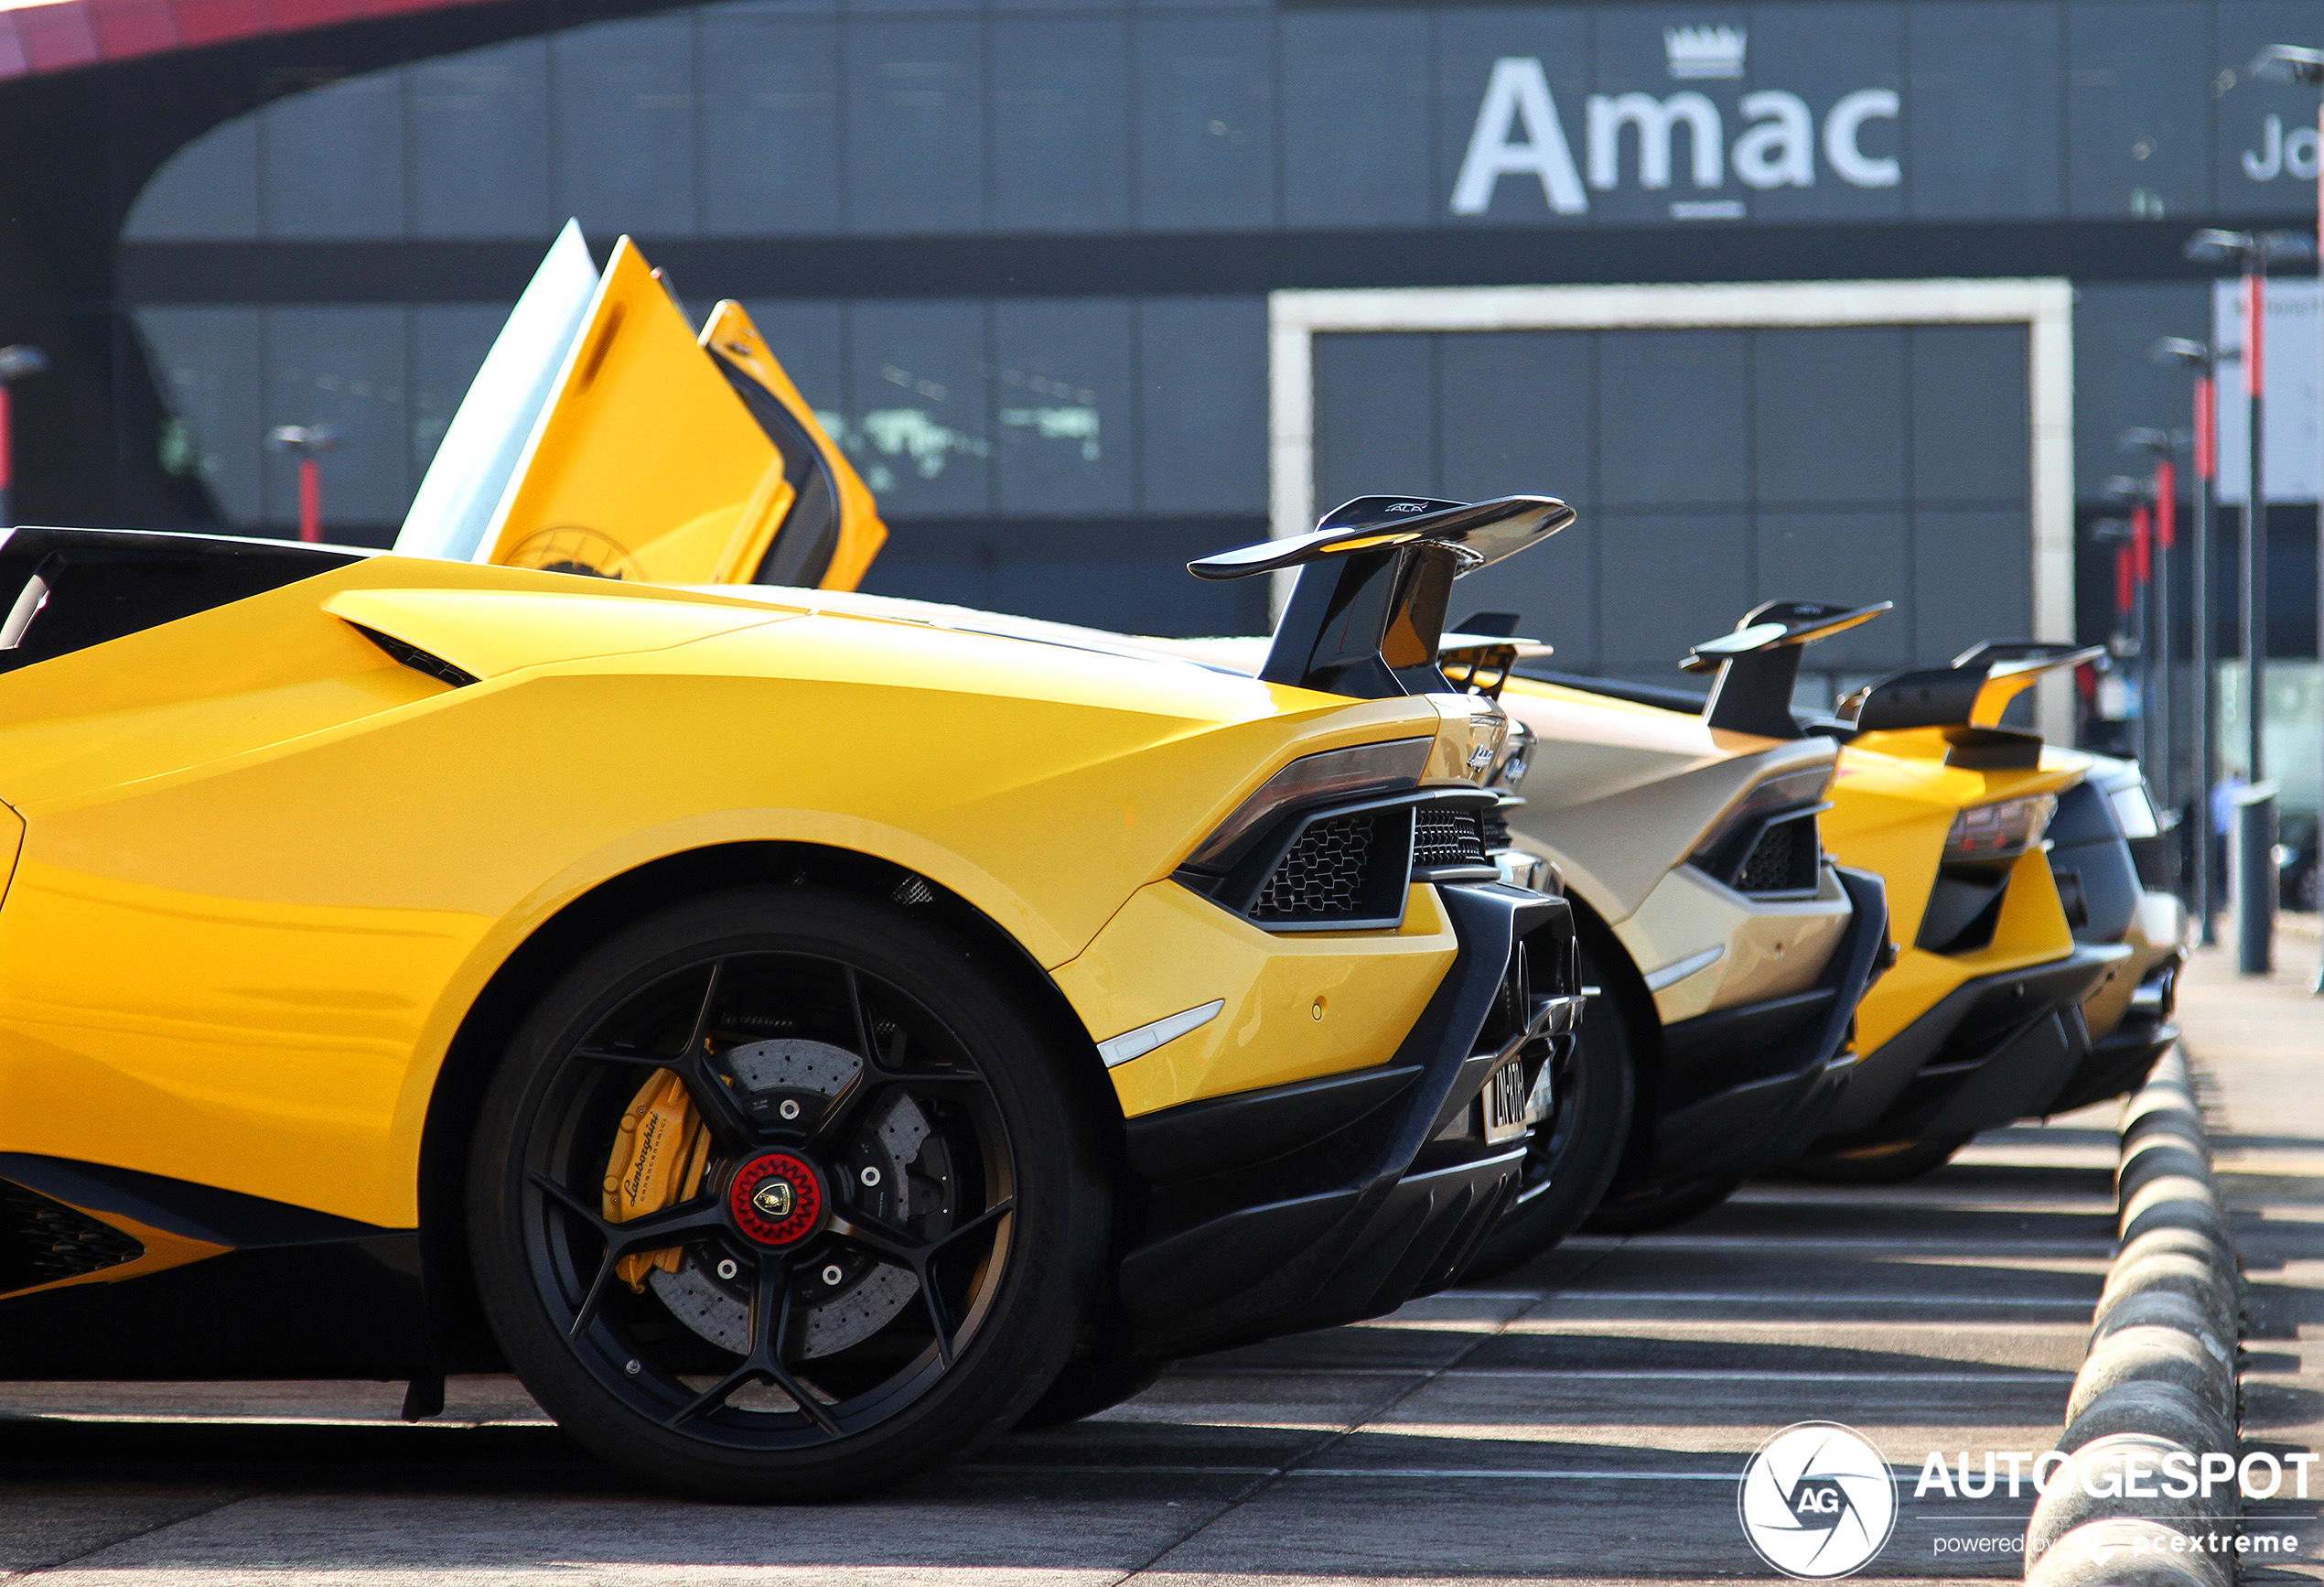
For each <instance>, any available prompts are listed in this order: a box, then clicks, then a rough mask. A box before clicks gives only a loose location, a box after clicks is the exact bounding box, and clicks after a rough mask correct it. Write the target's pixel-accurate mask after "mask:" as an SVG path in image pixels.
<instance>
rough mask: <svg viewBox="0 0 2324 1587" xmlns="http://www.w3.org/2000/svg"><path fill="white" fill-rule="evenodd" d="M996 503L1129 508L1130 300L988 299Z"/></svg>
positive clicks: (1007, 509) (1040, 509)
mask: <svg viewBox="0 0 2324 1587" xmlns="http://www.w3.org/2000/svg"><path fill="white" fill-rule="evenodd" d="M993 358H994V364H995V369H996V371H997V374H996V377H995V385H994V388H993V419H994V426H995V428H994V433H995V436H996V437H997V439H998V443H999V457H998V459H997V469H998V478H997V484H998V491H997V492H996V495H997V498H998V500H997V505H996V509H995V510H996V511H998V512H1001V513H1007V514H1009V515H1011V516H1013V517H1015V516H1028V515H1033V514H1039V515H1042V516H1049V515H1054V514H1058V513H1127V512H1128V511H1129V510H1130V496H1131V491H1130V474H1131V466H1130V465H1131V459H1132V457H1133V455H1134V452H1133V446H1134V443H1133V441H1132V431H1133V430H1134V429H1135V408H1134V405H1133V403H1132V401H1131V380H1130V306H1129V305H1128V304H1127V303H1121V302H1106V301H1104V300H1102V299H1099V300H1081V301H1074V302H1063V303H1060V302H1050V303H1042V302H1023V301H1013V302H1007V301H1005V302H1001V303H997V304H995V305H994V307H993Z"/></svg>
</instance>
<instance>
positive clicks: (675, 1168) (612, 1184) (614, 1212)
mask: <svg viewBox="0 0 2324 1587" xmlns="http://www.w3.org/2000/svg"><path fill="white" fill-rule="evenodd" d="M709 1162H710V1130H709V1128H708V1127H706V1126H705V1125H704V1123H703V1122H702V1119H701V1117H700V1116H699V1115H697V1114H696V1113H695V1112H694V1099H693V1098H692V1097H690V1096H687V1095H686V1086H685V1082H683V1080H680V1079H679V1078H678V1077H677V1076H676V1075H675V1074H666V1073H665V1074H656V1075H654V1076H653V1077H652V1078H651V1079H649V1080H648V1081H647V1082H646V1083H645V1085H642V1086H640V1087H639V1089H638V1095H637V1096H635V1097H633V1098H631V1100H630V1103H629V1111H628V1112H626V1113H624V1114H623V1115H622V1116H621V1132H620V1134H619V1135H617V1136H616V1137H614V1141H613V1156H612V1157H611V1158H610V1159H609V1160H608V1161H607V1163H606V1167H605V1215H606V1218H607V1220H608V1222H611V1223H617V1224H621V1223H627V1222H629V1220H630V1219H631V1218H641V1217H643V1216H645V1215H647V1214H648V1213H658V1212H660V1211H661V1210H662V1208H664V1207H666V1206H672V1205H674V1204H676V1203H678V1202H681V1201H683V1200H685V1199H686V1198H688V1197H690V1196H693V1195H694V1194H696V1193H699V1192H700V1191H701V1189H702V1175H703V1171H704V1170H705V1168H706V1167H708V1166H709ZM682 1256H683V1252H682V1251H681V1250H680V1248H679V1247H676V1246H671V1247H668V1248H666V1249H663V1250H659V1251H636V1252H632V1253H631V1254H630V1255H629V1256H626V1257H624V1258H621V1260H620V1261H619V1262H618V1263H616V1264H615V1265H614V1269H613V1271H614V1274H615V1276H616V1277H618V1278H619V1279H623V1280H624V1281H626V1282H627V1283H628V1284H629V1288H630V1289H632V1290H643V1289H644V1288H645V1280H646V1275H647V1274H648V1273H649V1272H651V1271H652V1270H653V1269H656V1268H659V1269H662V1271H663V1272H665V1273H674V1272H676V1271H677V1270H678V1262H679V1259H680V1258H681V1257H682Z"/></svg>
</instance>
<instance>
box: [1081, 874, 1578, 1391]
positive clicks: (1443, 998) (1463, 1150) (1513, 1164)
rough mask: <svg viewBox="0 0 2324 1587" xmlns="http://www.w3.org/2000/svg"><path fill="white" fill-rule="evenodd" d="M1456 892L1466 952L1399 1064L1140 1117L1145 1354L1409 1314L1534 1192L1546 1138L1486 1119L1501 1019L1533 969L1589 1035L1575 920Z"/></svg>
mask: <svg viewBox="0 0 2324 1587" xmlns="http://www.w3.org/2000/svg"><path fill="white" fill-rule="evenodd" d="M1441 895H1442V898H1443V901H1444V904H1445V908H1446V912H1447V914H1448V915H1449V916H1450V917H1451V919H1452V922H1453V924H1454V929H1455V931H1456V932H1457V933H1458V936H1459V939H1460V951H1459V955H1458V958H1457V959H1456V961H1455V962H1454V965H1453V967H1452V969H1451V970H1450V971H1449V972H1448V973H1447V975H1446V977H1445V979H1444V982H1443V983H1442V985H1441V986H1439V988H1437V991H1436V996H1435V998H1434V999H1432V1000H1431V1001H1430V1003H1429V1005H1428V1008H1427V1009H1426V1012H1425V1013H1424V1014H1423V1015H1422V1017H1421V1019H1420V1020H1419V1022H1418V1023H1417V1024H1416V1025H1415V1027H1414V1029H1413V1031H1412V1032H1411V1033H1410V1034H1409V1035H1408V1036H1407V1037H1406V1039H1405V1041H1404V1044H1403V1046H1402V1047H1401V1048H1400V1049H1399V1050H1398V1051H1397V1053H1396V1055H1395V1056H1394V1058H1393V1059H1392V1060H1391V1061H1390V1062H1389V1063H1387V1064H1384V1065H1381V1066H1378V1067H1376V1068H1372V1069H1368V1070H1359V1071H1356V1072H1354V1073H1352V1074H1341V1075H1333V1076H1329V1077H1327V1078H1325V1079H1323V1080H1318V1081H1309V1082H1305V1083H1303V1084H1300V1085H1288V1086H1277V1087H1274V1088H1271V1089H1269V1090H1267V1091H1264V1092H1254V1093H1249V1094H1245V1095H1243V1096H1226V1097H1219V1098H1214V1099H1211V1100H1209V1101H1204V1102H1195V1103H1189V1104H1186V1105H1184V1106H1182V1107H1174V1108H1167V1109H1165V1110H1163V1111H1161V1112H1159V1113H1154V1114H1148V1115H1145V1116H1142V1117H1138V1118H1135V1119H1132V1120H1131V1121H1130V1123H1129V1126H1128V1128H1127V1130H1126V1132H1125V1133H1126V1141H1127V1148H1128V1156H1129V1167H1130V1171H1131V1175H1132V1180H1133V1190H1134V1195H1133V1200H1134V1202H1135V1201H1138V1200H1142V1201H1143V1207H1142V1209H1139V1210H1138V1211H1137V1212H1136V1213H1135V1215H1137V1216H1138V1218H1139V1223H1140V1225H1141V1226H1140V1227H1139V1229H1138V1231H1137V1235H1136V1238H1135V1243H1134V1245H1133V1247H1132V1248H1131V1249H1130V1251H1129V1253H1128V1254H1127V1255H1126V1256H1125V1257H1124V1258H1122V1261H1121V1264H1120V1267H1119V1269H1118V1270H1117V1274H1116V1292H1117V1294H1118V1296H1119V1299H1120V1302H1121V1308H1122V1312H1123V1317H1124V1323H1125V1324H1126V1338H1125V1340H1124V1345H1125V1347H1126V1348H1127V1349H1128V1350H1130V1351H1133V1352H1135V1353H1137V1354H1141V1355H1156V1356H1175V1355H1190V1354H1192V1353H1194V1352H1197V1351H1201V1350H1210V1349H1218V1348H1221V1347H1223V1346H1225V1345H1229V1344H1237V1343H1241V1342H1243V1341H1247V1340H1253V1339H1262V1338H1269V1337H1273V1336H1275V1335H1277V1334H1282V1333H1295V1332H1298V1331H1301V1330H1304V1329H1309V1328H1320V1327H1326V1326H1329V1325H1330V1324H1333V1323H1346V1322H1352V1321H1355V1320H1356V1319H1359V1318H1363V1317H1373V1316H1378V1315H1380V1314H1381V1313H1383V1312H1391V1311H1393V1310H1394V1309H1395V1308H1396V1307H1398V1306H1401V1305H1402V1304H1404V1301H1408V1300H1410V1299H1412V1298H1413V1297H1414V1296H1415V1295H1420V1294H1426V1293H1428V1292H1429V1291H1431V1290H1437V1289H1441V1288H1443V1287H1444V1286H1445V1285H1447V1284H1448V1283H1450V1282H1452V1281H1453V1280H1454V1279H1457V1278H1458V1276H1459V1274H1460V1271H1461V1269H1462V1268H1463V1267H1465V1266H1466V1265H1467V1263H1468V1260H1469V1256H1470V1254H1471V1253H1472V1252H1473V1251H1474V1250H1475V1248H1476V1247H1477V1246H1478V1244H1479V1242H1480V1241H1481V1240H1482V1239H1483V1238H1484V1236H1485V1234H1486V1233H1487V1231H1488V1230H1490V1228H1491V1227H1492V1225H1493V1222H1494V1220H1495V1219H1496V1218H1497V1217H1499V1215H1500V1214H1501V1209H1502V1207H1503V1206H1504V1204H1506V1203H1507V1201H1508V1198H1509V1197H1510V1196H1512V1195H1513V1194H1515V1193H1516V1189H1517V1185H1518V1182H1519V1176H1520V1170H1521V1169H1522V1165H1523V1162H1524V1157H1525V1148H1526V1144H1527V1142H1526V1138H1524V1137H1522V1136H1520V1137H1518V1138H1517V1139H1512V1140H1507V1141H1502V1142H1499V1143H1492V1144H1488V1143H1487V1142H1486V1141H1484V1140H1483V1139H1482V1138H1481V1132H1479V1131H1477V1130H1476V1129H1474V1128H1473V1127H1472V1125H1471V1120H1472V1119H1473V1117H1474V1116H1475V1114H1476V1112H1477V1097H1478V1094H1479V1090H1480V1089H1481V1088H1482V1086H1483V1085H1484V1082H1485V1077H1486V1074H1487V1073H1488V1072H1489V1071H1490V1069H1491V1068H1492V1066H1493V1065H1494V1063H1497V1062H1498V1061H1499V1059H1500V1057H1501V1053H1503V1052H1504V1051H1506V1050H1507V1043H1506V1042H1503V1041H1502V1040H1501V1035H1500V1033H1499V1031H1498V1030H1497V1028H1496V1026H1495V1020H1496V1009H1497V1008H1501V1009H1504V1010H1505V1009H1506V1006H1507V1005H1506V1001H1505V998H1506V994H1505V988H1506V987H1507V985H1508V984H1509V983H1510V982H1511V980H1512V966H1513V965H1515V964H1518V963H1521V962H1522V963H1523V964H1525V965H1527V966H1530V974H1531V980H1532V990H1533V993H1535V994H1536V995H1538V994H1543V993H1547V994H1550V995H1551V996H1552V997H1554V998H1555V999H1558V1001H1557V1002H1556V1003H1555V1004H1554V1005H1548V1006H1547V1008H1548V1015H1547V1018H1546V1021H1545V1023H1544V1026H1543V1027H1542V1029H1543V1030H1544V1032H1545V1037H1544V1039H1545V1040H1547V1041H1552V1042H1554V1041H1571V1040H1573V1037H1572V1035H1571V1034H1570V1030H1571V1021H1572V1020H1574V1019H1575V1018H1576V1017H1577V1016H1578V1012H1579V1009H1580V999H1579V997H1578V991H1579V988H1577V987H1575V986H1574V985H1573V984H1572V982H1573V980H1574V979H1575V975H1574V971H1573V966H1574V963H1575V959H1574V954H1573V948H1572V943H1573V916H1572V912H1571V911H1570V910H1569V909H1568V907H1567V905H1566V903H1565V901H1564V900H1563V899H1557V898H1549V897H1545V896H1544V895H1542V894H1539V893H1534V892H1529V891H1522V890H1520V889H1517V888H1512V887H1508V886H1505V885H1502V884H1501V883H1498V882H1485V883H1479V884H1475V885H1458V886H1446V887H1443V888H1442V889H1441ZM1521 944H1522V945H1523V946H1524V950H1525V951H1524V953H1523V955H1522V956H1521V955H1520V954H1519V952H1518V949H1519V946H1520V945H1521ZM1502 1017H1504V1018H1505V1014H1504V1015H1503V1016H1502ZM1480 1048H1482V1049H1483V1050H1482V1051H1480V1050H1479V1049H1480Z"/></svg>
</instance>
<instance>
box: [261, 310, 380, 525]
mask: <svg viewBox="0 0 2324 1587" xmlns="http://www.w3.org/2000/svg"><path fill="white" fill-rule="evenodd" d="M406 313H407V311H406V310H405V309H403V308H401V307H397V308H269V309H267V310H266V311H265V314H266V383H265V399H264V400H265V414H264V427H265V428H266V429H268V430H272V429H273V428H274V426H277V425H330V426H334V427H335V428H336V429H338V431H339V446H338V448H336V449H335V450H333V451H330V452H328V453H326V454H325V455H324V457H323V459H322V485H323V537H324V538H325V539H326V540H328V539H331V538H332V537H333V536H334V535H345V534H355V535H358V536H360V538H361V539H362V540H363V541H364V542H367V543H372V544H381V543H383V542H382V540H381V534H382V531H385V532H390V533H392V532H393V529H394V527H395V526H396V525H397V524H401V523H402V522H403V511H404V509H405V508H406V507H408V506H410V505H411V500H412V484H411V471H410V470H411V445H410V432H409V430H408V429H407V428H406V426H407V423H408V418H407V416H408V414H409V411H410V407H409V403H408V401H407V394H408V387H409V378H408V377H407V375H406V374H405V372H404V335H405V330H406V324H405V317H406ZM265 459H266V461H265V479H266V501H265V518H266V522H267V523H269V524H279V525H291V524H296V523H297V522H298V465H297V462H296V460H295V459H292V458H290V457H289V456H288V455H286V454H285V453H282V452H275V451H271V450H270V451H268V452H267V453H266V454H265Z"/></svg>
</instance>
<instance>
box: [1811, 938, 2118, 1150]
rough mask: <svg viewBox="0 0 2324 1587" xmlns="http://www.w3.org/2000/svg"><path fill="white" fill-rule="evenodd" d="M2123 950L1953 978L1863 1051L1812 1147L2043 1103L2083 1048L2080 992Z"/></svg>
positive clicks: (1911, 1134)
mask: <svg viewBox="0 0 2324 1587" xmlns="http://www.w3.org/2000/svg"><path fill="white" fill-rule="evenodd" d="M2130 951H2131V950H2130V949H2129V948H2127V947H2125V946H2123V945H2119V944H2113V945H2104V946H2081V947H2077V948H2076V949H2075V950H2074V951H2073V952H2072V953H2071V954H2068V955H2066V956H2065V957H2063V958H2060V959H2053V960H2051V961H2050V963H2048V964H2045V965H2036V966H2031V967H2030V968H2027V969H2022V970H2011V971H2007V972H2005V973H2003V974H2000V975H1993V976H1982V977H1978V978H1977V979H1975V980H1973V981H1967V982H1964V983H1963V984H1962V985H1961V986H1959V987H1956V988H1953V991H1952V993H1951V994H1949V995H1948V996H1947V997H1945V998H1944V999H1942V1001H1940V1002H1938V1003H1937V1004H1936V1005H1935V1006H1934V1007H1933V1008H1931V1009H1929V1010H1928V1011H1927V1012H1925V1013H1923V1014H1922V1015H1921V1017H1920V1018H1919V1019H1917V1020H1914V1021H1913V1022H1912V1023H1911V1024H1910V1025H1908V1026H1906V1027H1905V1028H1904V1029H1903V1030H1902V1031H1898V1032H1897V1034H1896V1035H1894V1036H1893V1037H1891V1038H1889V1040H1888V1042H1885V1043H1883V1044H1882V1045H1881V1046H1880V1048H1879V1049H1878V1050H1877V1051H1876V1052H1874V1053H1868V1054H1867V1055H1866V1057H1865V1060H1864V1062H1863V1063H1860V1064H1858V1065H1857V1066H1856V1075H1855V1077H1854V1079H1852V1080H1851V1081H1850V1082H1849V1085H1848V1091H1847V1094H1846V1096H1844V1097H1843V1098H1842V1099H1841V1102H1840V1105H1839V1106H1838V1107H1835V1108H1834V1110H1833V1112H1832V1117H1830V1118H1829V1119H1827V1120H1826V1121H1825V1124H1824V1129H1823V1131H1822V1133H1821V1134H1820V1135H1819V1136H1818V1137H1817V1139H1816V1143H1815V1144H1816V1147H1817V1149H1818V1150H1827V1151H1829V1150H1847V1149H1849V1148H1851V1147H1856V1146H1869V1145H1877V1144H1878V1143H1880V1142H1883V1141H1890V1140H1904V1139H1921V1138H1928V1137H1939V1136H1954V1135H1974V1134H1975V1133H1976V1132H1977V1131H1979V1130H1981V1129H1992V1128H1996V1127H1998V1126H2000V1125H2004V1124H2007V1123H2009V1122H2010V1121H2011V1120H2013V1119H2017V1118H2022V1117H2027V1116H2028V1115H2031V1114H2038V1113H2040V1112H2042V1111H2044V1110H2045V1109H2046V1108H2047V1107H2049V1105H2050V1098H2052V1097H2053V1096H2057V1095H2058V1093H2059V1091H2060V1087H2061V1086H2063V1085H2064V1084H2065V1083H2066V1080H2067V1078H2068V1076H2069V1075H2071V1074H2072V1073H2073V1072H2074V1069H2075V1067H2076V1065H2077V1064H2079V1063H2081V1062H2082V1060H2083V1058H2084V1057H2085V1056H2086V1055H2087V1054H2088V1053H2090V1051H2091V1043H2090V1033H2089V1031H2088V1030H2087V1029H2086V1028H2085V1027H2084V1025H2083V1024H2082V999H2084V998H2085V997H2087V996H2089V994H2090V991H2091V988H2093V987H2095V986H2096V985H2097V984H2098V982H2099V981H2100V980H2101V979H2102V978H2103V977H2104V976H2105V974H2106V972H2107V971H2108V970H2109V969H2110V968H2112V967H2113V966H2116V965H2118V964H2120V963H2121V962H2122V961H2123V960H2124V959H2125V958H2127V957H2129V955H2130Z"/></svg>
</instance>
